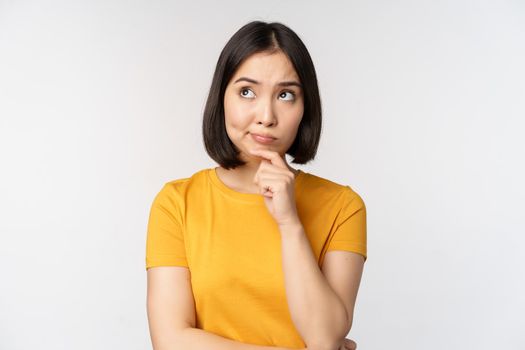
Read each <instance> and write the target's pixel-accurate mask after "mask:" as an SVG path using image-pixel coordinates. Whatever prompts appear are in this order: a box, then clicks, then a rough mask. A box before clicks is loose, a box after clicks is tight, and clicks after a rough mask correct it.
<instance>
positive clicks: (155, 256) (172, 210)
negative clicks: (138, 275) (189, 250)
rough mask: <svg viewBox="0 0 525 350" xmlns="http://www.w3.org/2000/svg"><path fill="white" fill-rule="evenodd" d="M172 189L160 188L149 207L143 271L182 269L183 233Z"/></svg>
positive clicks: (186, 263)
mask: <svg viewBox="0 0 525 350" xmlns="http://www.w3.org/2000/svg"><path fill="white" fill-rule="evenodd" d="M181 218H182V215H181V208H180V202H179V200H178V196H177V193H176V191H175V189H174V188H173V187H172V186H170V185H169V184H166V185H164V187H163V188H162V189H161V190H160V192H159V193H158V194H157V195H156V197H155V199H154V200H153V203H152V205H151V209H150V214H149V221H148V227H147V239H146V269H148V268H150V267H154V266H186V267H188V262H187V260H186V248H185V243H184V229H183V225H182V223H181V221H182V220H181Z"/></svg>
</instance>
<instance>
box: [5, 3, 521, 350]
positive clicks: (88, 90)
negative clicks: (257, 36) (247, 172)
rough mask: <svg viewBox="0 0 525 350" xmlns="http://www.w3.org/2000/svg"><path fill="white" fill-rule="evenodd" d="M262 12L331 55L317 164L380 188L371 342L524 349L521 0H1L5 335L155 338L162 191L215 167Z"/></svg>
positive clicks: (68, 339) (369, 276) (372, 249)
mask: <svg viewBox="0 0 525 350" xmlns="http://www.w3.org/2000/svg"><path fill="white" fill-rule="evenodd" d="M255 19H259V20H265V21H281V22H283V23H285V24H287V25H288V26H290V27H291V28H292V29H293V30H295V31H296V32H297V33H298V34H299V35H300V37H301V38H302V39H303V41H304V42H305V44H306V45H307V47H308V49H309V51H310V53H311V55H312V58H313V60H314V63H315V65H316V69H317V73H318V78H319V84H320V89H321V95H322V102H323V108H324V129H323V134H322V140H321V144H320V147H319V152H318V154H317V157H316V159H315V160H314V161H313V162H311V163H310V164H308V165H306V166H299V168H301V169H303V170H304V171H308V172H311V173H314V174H316V175H318V176H322V177H325V178H328V179H330V180H333V181H335V182H338V183H343V184H348V185H350V186H351V187H352V188H353V189H354V190H355V191H357V192H358V193H359V194H360V195H361V196H362V198H363V199H364V201H365V203H366V205H367V211H368V251H369V255H368V260H367V262H366V265H365V271H364V276H363V280H362V284H361V288H360V290H359V295H358V300H357V307H356V312H355V318H354V326H353V328H352V330H351V332H350V337H351V338H352V339H355V340H356V341H357V343H358V347H359V348H360V349H381V350H384V349H404V350H405V349H414V350H419V349H425V350H429V349H524V348H525V335H524V334H525V333H524V332H523V329H524V325H525V321H524V319H523V315H524V312H525V282H524V279H525V258H524V255H525V254H524V253H523V251H524V244H525V238H524V234H525V229H524V224H523V222H522V220H523V216H524V215H523V212H524V209H525V205H524V202H525V189H524V187H525V186H524V185H523V179H525V165H524V158H525V154H524V153H525V144H524V143H525V142H524V141H523V134H524V133H525V122H524V118H525V68H524V67H525V64H524V62H525V3H524V2H523V1H517V0H516V1H496V0H494V1H458V0H454V1H452V0H451V1H408V0H401V1H386V0H384V1H371V0H368V1H364V0H363V1H350V2H343V1H340V2H337V3H335V2H333V3H328V2H325V3H323V4H322V5H321V4H320V2H315V4H313V3H311V4H308V3H305V2H304V1H268V0H266V1H229V2H228V1H227V2H224V1H220V2H219V1H207V2H198V1H194V2H191V3H190V2H187V3H186V2H182V1H180V2H177V1H123V0H122V1H115V0H113V1H82V2H81V1H1V0H0V278H1V279H0V349H2V350H4V349H5V350H19V349H53V350H58V349H64V350H66V349H67V350H71V349H75V350H83V349H86V350H87V349H90V350H92V349H97V350H98V349H126V350H134V349H150V348H151V345H150V340H149V333H148V326H147V318H146V302H145V300H146V299H145V298H146V270H145V261H144V258H145V257H144V256H145V238H146V236H145V235H146V224H147V219H148V213H149V207H150V204H151V202H152V200H153V197H154V196H155V195H156V193H157V192H158V191H159V190H160V188H161V187H162V185H163V184H164V183H165V182H167V181H170V180H172V179H177V178H182V177H187V176H190V175H191V174H193V173H194V172H196V171H198V170H200V169H203V168H206V167H214V166H216V164H215V163H214V162H213V161H212V160H211V159H210V158H209V157H208V156H207V154H206V153H205V151H204V146H203V143H202V138H201V119H202V111H203V108H204V103H205V98H206V96H207V93H208V89H209V86H210V83H211V78H212V74H213V70H214V68H215V63H216V61H217V58H218V56H219V53H220V50H221V49H222V47H223V46H224V44H225V43H226V41H227V40H228V39H229V37H230V36H231V35H232V34H233V33H234V32H235V31H236V30H237V29H238V28H240V26H242V25H243V24H245V23H247V22H248V21H251V20H255ZM296 167H297V166H296Z"/></svg>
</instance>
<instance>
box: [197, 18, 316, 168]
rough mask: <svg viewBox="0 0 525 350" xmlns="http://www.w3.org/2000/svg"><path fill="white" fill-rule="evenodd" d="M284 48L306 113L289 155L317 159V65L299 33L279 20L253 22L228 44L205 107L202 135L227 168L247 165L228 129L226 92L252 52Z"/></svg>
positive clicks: (299, 159) (215, 157) (304, 160)
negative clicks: (301, 89)
mask: <svg viewBox="0 0 525 350" xmlns="http://www.w3.org/2000/svg"><path fill="white" fill-rule="evenodd" d="M279 50H280V51H282V52H283V53H284V54H285V55H286V56H287V57H288V58H289V59H290V61H291V63H292V65H293V66H294V68H295V71H296V72H297V75H298V76H299V79H300V82H301V85H302V86H303V96H304V113H303V117H302V120H301V123H300V124H299V128H298V130H297V135H296V137H295V140H294V142H293V143H292V145H291V146H290V148H289V149H288V150H287V151H286V153H287V154H289V155H290V156H292V157H293V158H294V159H293V160H292V163H295V164H305V163H307V162H308V161H310V160H312V159H314V157H315V154H316V153H317V147H318V145H319V139H320V137H321V124H322V112H321V98H320V96H319V88H318V84H317V75H316V73H315V68H314V64H313V62H312V59H311V57H310V54H309V53H308V50H307V49H306V46H305V45H304V43H303V42H302V40H301V39H300V38H299V36H298V35H297V34H296V33H295V32H294V31H293V30H291V29H290V28H288V27H287V26H285V25H284V24H282V23H279V22H270V23H268V22H262V21H252V22H249V23H247V24H245V25H244V26H242V27H241V28H240V29H239V30H238V31H237V32H236V33H235V34H234V35H233V36H232V37H231V38H230V40H229V41H228V42H227V43H226V45H225V46H224V48H223V49H222V52H221V54H220V56H219V59H218V61H217V66H216V67H215V73H214V75H213V80H212V83H211V87H210V91H209V94H208V98H207V100H206V105H205V108H204V115H203V122H202V135H203V138H204V146H205V148H206V152H207V153H208V155H209V156H210V157H211V158H212V159H213V160H215V161H216V162H217V163H219V164H220V165H221V166H222V167H224V168H226V169H230V168H235V167H237V166H242V165H244V164H246V162H244V161H243V160H241V159H239V157H237V155H238V154H239V153H240V151H239V150H238V149H237V147H236V146H235V145H234V144H233V142H232V141H231V140H230V138H229V137H228V134H227V132H226V126H225V120H224V93H225V91H226V87H227V85H228V83H229V82H230V80H231V79H232V77H233V76H234V74H235V72H236V70H237V68H238V67H239V66H240V65H241V63H242V62H243V61H244V60H245V59H246V58H248V57H249V56H250V55H252V54H255V53H259V52H275V51H279Z"/></svg>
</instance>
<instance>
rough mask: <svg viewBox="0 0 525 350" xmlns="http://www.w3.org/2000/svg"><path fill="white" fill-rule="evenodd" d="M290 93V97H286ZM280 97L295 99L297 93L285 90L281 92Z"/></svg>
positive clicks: (288, 99) (287, 99) (286, 99)
mask: <svg viewBox="0 0 525 350" xmlns="http://www.w3.org/2000/svg"><path fill="white" fill-rule="evenodd" d="M286 94H288V98H287V97H286ZM279 97H282V98H283V100H285V101H293V100H294V99H295V94H294V93H293V92H291V91H283V92H281V93H280V94H279Z"/></svg>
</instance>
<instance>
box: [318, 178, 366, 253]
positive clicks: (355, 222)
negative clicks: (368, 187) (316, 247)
mask: <svg viewBox="0 0 525 350" xmlns="http://www.w3.org/2000/svg"><path fill="white" fill-rule="evenodd" d="M345 187H346V189H345V193H344V194H343V196H344V197H343V201H342V208H341V210H340V212H339V215H338V216H337V218H336V222H335V231H334V233H333V235H332V237H331V240H330V242H329V244H328V248H327V251H330V250H346V251H350V252H355V253H358V254H361V255H362V256H363V257H364V258H365V261H366V259H367V244H366V206H365V202H364V201H363V199H362V198H361V196H359V194H357V193H356V192H354V191H353V190H352V189H351V188H350V187H348V186H345Z"/></svg>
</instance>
